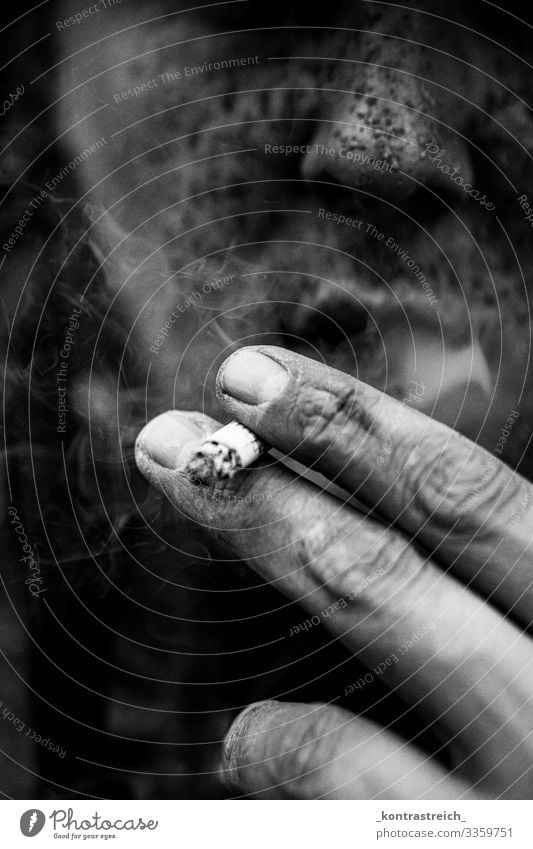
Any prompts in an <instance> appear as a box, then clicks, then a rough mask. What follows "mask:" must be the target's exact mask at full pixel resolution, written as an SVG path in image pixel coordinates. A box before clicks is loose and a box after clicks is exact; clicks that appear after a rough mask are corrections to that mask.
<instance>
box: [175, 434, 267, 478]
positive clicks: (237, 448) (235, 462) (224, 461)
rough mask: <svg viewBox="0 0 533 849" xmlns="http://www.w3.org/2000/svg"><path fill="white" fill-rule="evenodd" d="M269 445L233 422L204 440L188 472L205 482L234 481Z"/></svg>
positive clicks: (188, 467) (190, 462)
mask: <svg viewBox="0 0 533 849" xmlns="http://www.w3.org/2000/svg"><path fill="white" fill-rule="evenodd" d="M266 447H267V446H266V444H265V443H264V442H263V441H262V440H261V439H259V437H258V436H256V435H255V433H252V431H251V430H248V428H247V427H244V425H242V424H239V422H230V424H228V425H225V427H223V428H221V429H220V430H217V431H216V433H213V434H212V436H210V437H209V439H206V440H205V442H202V444H201V445H200V447H199V448H198V449H197V450H196V452H195V454H194V457H193V458H192V460H190V461H189V463H188V464H187V467H186V472H187V473H188V474H189V476H190V477H191V478H193V479H195V480H199V481H201V483H206V484H215V483H217V482H219V481H224V480H225V481H228V480H231V478H232V477H233V475H234V474H235V473H236V472H238V471H239V470H240V469H246V468H247V467H248V466H250V465H251V464H252V463H254V462H255V461H256V460H257V459H258V458H259V457H260V456H261V454H263V452H264V451H266Z"/></svg>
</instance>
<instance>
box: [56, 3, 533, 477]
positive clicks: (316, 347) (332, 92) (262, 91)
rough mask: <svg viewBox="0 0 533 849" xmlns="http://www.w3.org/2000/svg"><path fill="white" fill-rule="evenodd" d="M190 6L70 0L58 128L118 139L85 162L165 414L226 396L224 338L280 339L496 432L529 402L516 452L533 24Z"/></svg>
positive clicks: (491, 16) (150, 383)
mask: <svg viewBox="0 0 533 849" xmlns="http://www.w3.org/2000/svg"><path fill="white" fill-rule="evenodd" d="M184 6H185V4H181V3H170V2H160V3H150V4H148V3H136V2H126V0H123V2H122V3H121V4H120V5H118V4H117V5H113V4H112V3H111V2H108V3H107V4H106V7H105V8H101V7H100V8H99V9H98V11H95V12H93V13H88V14H87V15H86V16H85V17H83V16H82V20H81V21H80V22H76V19H75V18H74V22H72V16H75V15H76V13H77V12H80V11H81V10H83V9H86V8H87V6H86V4H84V3H82V2H76V3H74V4H73V3H72V2H68V3H66V2H65V3H63V4H57V6H56V12H57V21H54V22H53V24H54V25H53V30H54V33H55V40H56V45H57V50H58V52H59V57H58V58H59V64H58V66H57V68H56V69H55V71H54V72H50V75H51V77H52V76H53V74H54V73H55V74H57V78H56V82H55V85H56V86H57V81H58V83H59V88H58V89H57V88H56V89H55V91H56V95H57V96H58V98H59V99H58V103H57V113H56V119H55V120H56V125H57V128H58V130H59V132H60V133H62V134H64V135H63V137H62V141H61V146H62V150H63V151H66V153H65V154H64V158H65V159H66V157H67V154H68V155H69V156H70V155H71V156H72V157H74V156H75V155H76V154H78V153H80V152H81V151H82V150H85V149H87V148H88V147H90V145H91V144H94V143H97V149H96V150H95V151H94V152H93V153H91V155H90V156H88V157H85V158H84V161H83V163H82V164H80V165H79V166H78V167H77V169H76V179H77V181H78V186H79V189H80V194H84V195H85V197H84V202H86V203H88V204H90V206H91V207H92V218H93V220H94V221H95V224H94V232H95V239H96V241H97V242H98V243H99V245H100V246H101V250H102V251H103V252H104V254H105V253H106V251H110V252H111V260H110V261H109V263H108V265H107V268H108V270H109V276H110V279H111V280H112V284H113V287H114V291H115V293H116V296H117V299H118V304H119V305H120V308H121V310H122V312H123V314H124V315H126V316H127V321H128V322H130V323H131V328H132V334H133V335H132V345H134V346H135V353H136V355H137V356H139V357H140V359H141V360H142V362H143V368H145V369H146V381H147V383H146V387H147V397H148V404H149V410H148V411H149V414H152V413H155V412H158V411H160V410H162V409H165V408H168V407H170V406H176V407H185V408H188V409H191V408H203V409H207V410H208V411H210V412H212V411H213V410H214V409H215V405H214V397H213V388H212V387H213V377H214V374H215V373H216V368H217V365H218V364H219V363H220V361H221V359H222V358H223V357H225V356H226V355H227V354H228V352H229V351H230V350H231V349H233V347H235V346H239V345H246V344H252V343H256V342H258V341H267V342H274V343H276V344H284V345H288V346H291V347H294V348H296V349H297V350H299V351H301V352H304V353H307V354H309V355H311V356H315V357H318V358H324V359H325V360H326V361H327V362H329V363H331V364H332V365H334V366H336V367H338V368H340V369H341V370H343V371H345V372H349V373H351V374H356V375H358V376H359V377H361V378H362V379H363V380H365V381H368V382H370V383H372V384H374V385H376V386H377V387H379V388H381V389H384V390H385V391H387V392H389V393H391V394H393V395H395V396H397V397H399V398H404V399H406V400H407V402H408V403H411V404H416V405H417V406H418V407H419V408H420V409H422V410H423V411H425V412H427V413H429V414H431V415H434V416H436V417H437V418H440V419H442V420H443V421H445V422H447V423H449V424H451V425H452V426H456V427H458V428H459V429H460V430H462V431H463V432H464V433H465V434H467V435H469V436H470V437H472V438H476V439H480V440H481V441H482V442H483V444H485V445H486V446H487V447H489V448H493V447H494V445H495V444H496V443H497V442H498V438H499V434H500V429H501V428H502V427H503V426H504V424H505V421H506V419H507V417H508V415H509V414H510V412H511V411H512V410H520V420H519V424H517V426H516V430H515V433H514V438H513V440H512V445H511V441H509V445H508V446H506V449H505V451H506V453H505V454H504V456H506V457H507V459H508V460H509V461H510V462H513V463H515V462H518V460H519V458H520V455H521V452H522V450H523V448H524V445H525V442H526V439H527V437H528V435H529V427H528V419H529V413H530V409H529V407H530V404H531V401H530V400H528V397H527V396H528V391H527V389H528V383H527V380H528V375H527V372H528V352H529V344H530V332H529V309H528V285H529V278H530V269H531V251H530V248H529V247H528V245H529V244H530V243H531V223H529V222H528V221H527V220H526V216H527V209H526V208H525V206H524V200H523V196H524V195H527V200H529V201H530V202H531V203H533V169H532V166H531V160H530V148H531V145H532V144H533V122H532V121H531V119H530V117H529V113H528V110H527V107H526V103H527V97H528V90H527V85H526V82H525V81H526V80H527V76H526V74H525V73H523V63H522V62H521V60H520V59H517V57H516V53H518V54H520V55H522V56H525V55H528V36H527V29H526V27H525V26H522V25H520V24H519V23H518V22H517V21H514V22H513V19H512V17H510V16H508V15H505V14H503V13H502V14H498V13H497V12H496V11H495V10H494V9H493V8H492V9H491V7H490V6H488V5H486V4H484V3H479V4H478V3H476V4H474V5H473V6H471V4H465V3H455V2H454V3H451V4H450V3H449V2H447V3H440V2H437V0H435V2H432V3H431V4H430V5H429V6H428V4H427V3H426V4H421V3H413V4H411V6H412V7H411V8H407V7H406V6H404V5H403V6H401V7H398V8H395V7H394V5H393V4H388V3H380V2H357V3H352V2H341V3H335V4H321V5H320V6H318V7H316V8H314V7H313V8H311V7H312V6H313V4H306V3H300V2H296V3H288V4H281V3H276V2H275V3H269V4H255V3H246V2H244V3H237V2H235V3H232V2H230V3H222V4H215V6H208V7H206V8H204V9H200V10H199V11H193V12H189V11H186V9H185V8H184ZM68 18H70V19H71V20H70V21H69V22H68V25H67V24H65V23H64V22H65V21H66V20H67V19H68ZM51 77H50V79H51ZM98 140H100V142H98ZM520 198H522V201H520ZM191 295H192V296H191ZM529 398H531V392H529ZM519 428H521V430H519Z"/></svg>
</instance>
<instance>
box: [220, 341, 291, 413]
mask: <svg viewBox="0 0 533 849" xmlns="http://www.w3.org/2000/svg"><path fill="white" fill-rule="evenodd" d="M288 379H289V373H288V371H287V370H286V369H284V368H283V366H280V365H279V363H277V362H276V361H275V360H272V359H271V358H270V357H266V356H265V355H264V354H259V353H258V352H257V351H246V350H242V351H236V352H235V353H234V354H232V355H231V357H230V358H229V359H228V360H227V361H226V363H225V364H224V365H223V366H222V370H221V372H220V375H219V384H220V388H221V389H222V391H223V392H225V393H226V394H227V395H231V396H232V397H233V398H236V399H237V401H242V402H243V403H244V404H263V403H265V402H266V401H273V400H274V399H275V398H277V397H278V395H281V393H282V392H283V390H284V389H285V386H286V385H287V382H288Z"/></svg>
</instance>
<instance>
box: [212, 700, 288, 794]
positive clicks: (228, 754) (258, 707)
mask: <svg viewBox="0 0 533 849" xmlns="http://www.w3.org/2000/svg"><path fill="white" fill-rule="evenodd" d="M277 704H278V703H277V702H274V701H272V700H271V699H265V701H263V702H255V703H254V704H251V705H248V707H247V708H245V709H244V710H243V711H241V713H240V714H239V715H238V716H237V717H236V719H234V720H233V724H232V726H231V728H230V730H229V731H228V733H227V734H226V739H225V740H224V748H223V753H222V770H223V776H224V781H225V783H226V785H227V787H228V788H229V789H230V790H232V791H233V792H234V793H239V792H240V790H241V787H240V781H239V772H240V769H241V768H242V767H243V766H244V765H245V764H244V763H242V761H243V756H242V748H243V746H244V748H246V745H247V744H249V743H250V737H251V735H253V733H254V730H253V729H254V722H255V723H256V725H257V724H259V726H260V718H261V714H263V715H265V714H266V715H268V714H269V713H271V712H272V710H273V709H275V708H276V706H277ZM258 718H259V723H258Z"/></svg>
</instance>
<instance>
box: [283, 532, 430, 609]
mask: <svg viewBox="0 0 533 849" xmlns="http://www.w3.org/2000/svg"><path fill="white" fill-rule="evenodd" d="M349 522H350V527H349V529H347V524H346V523H344V524H343V525H342V526H337V528H336V530H335V532H334V534H333V535H329V536H328V537H327V538H326V537H325V536H324V533H323V531H322V532H318V531H317V530H316V528H314V529H311V530H310V531H309V533H308V534H307V535H306V537H305V539H304V540H302V542H301V547H300V552H299V558H300V562H301V565H302V567H303V569H304V570H305V571H306V573H307V577H308V578H309V580H310V582H311V583H312V584H313V585H315V586H316V585H319V586H324V587H326V588H327V589H328V593H329V594H330V596H331V599H332V602H334V601H335V600H341V599H344V600H346V602H347V604H356V605H359V606H361V607H362V608H364V609H366V608H370V609H375V608H376V607H379V606H381V605H382V604H384V603H386V602H387V600H389V599H390V598H391V597H392V596H393V595H394V594H395V593H397V592H398V591H400V590H402V591H403V590H404V589H405V590H408V588H409V587H410V586H411V585H418V582H419V576H420V574H421V572H422V570H423V568H424V562H425V561H424V558H423V557H422V556H421V555H420V554H419V553H418V551H417V550H416V549H415V548H414V547H412V546H411V545H410V543H409V540H408V539H407V537H405V536H404V535H403V534H402V533H400V532H399V531H396V530H391V529H386V528H384V527H383V526H381V525H379V524H378V523H377V522H374V521H373V520H371V519H368V518H364V519H362V520H360V521H359V522H357V521H355V522H354V519H353V517H350V519H349Z"/></svg>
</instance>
